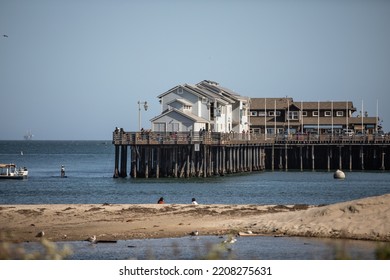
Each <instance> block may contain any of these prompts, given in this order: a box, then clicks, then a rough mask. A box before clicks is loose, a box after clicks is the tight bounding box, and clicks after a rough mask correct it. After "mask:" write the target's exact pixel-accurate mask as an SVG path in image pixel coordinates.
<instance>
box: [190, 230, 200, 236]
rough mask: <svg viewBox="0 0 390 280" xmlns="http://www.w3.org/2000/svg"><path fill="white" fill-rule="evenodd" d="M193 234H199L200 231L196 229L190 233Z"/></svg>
mask: <svg viewBox="0 0 390 280" xmlns="http://www.w3.org/2000/svg"><path fill="white" fill-rule="evenodd" d="M190 235H191V236H198V235H199V231H197V230H195V231H193V232H191V233H190Z"/></svg>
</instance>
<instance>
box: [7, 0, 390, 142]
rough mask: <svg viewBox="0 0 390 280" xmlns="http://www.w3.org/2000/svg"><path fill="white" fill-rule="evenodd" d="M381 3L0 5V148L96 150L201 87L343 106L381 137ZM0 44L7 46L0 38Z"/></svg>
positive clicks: (387, 62)
mask: <svg viewBox="0 0 390 280" xmlns="http://www.w3.org/2000/svg"><path fill="white" fill-rule="evenodd" d="M389 15H390V1H384V0H383V1H379V0H370V1H369V0H367V1H359V0H356V1H352V0H344V1H343V0H339V1H337V0H330V1H309V0H307V1H299V0H297V1H287V0H286V1H278V0H269V1H261V0H256V1H255V0H253V1H249V0H247V1H246V0H237V1H233V0H230V1H229V0H225V1H219V0H209V1H206V0H196V1H195V0H194V1H189V0H188V1H185V0H182V1H179V0H177V1H174V0H166V1H148V0H139V1H130V0H128V1H125V0H117V1H116V0H112V1H108V0H106V1H99V0H93V1H92V0H90V1H88V0H66V1H65V0H64V1H56V0H47V1H39V0H35V1H32V0H25V1H21V0H0V34H1V37H0V95H1V99H0V114H1V118H2V119H1V121H0V139H1V140H8V139H16V140H18V139H22V138H23V135H24V133H25V132H26V131H27V130H30V129H31V130H32V132H33V134H34V136H35V137H34V139H37V140H38V139H39V140H57V139H60V140H61V139H64V140H73V139H74V140H77V139H81V140H84V139H85V140H89V139H91V140H94V139H97V140H106V139H111V135H112V131H113V130H114V128H115V126H118V127H123V128H124V129H125V130H132V131H133V130H136V129H137V127H138V105H137V101H138V100H141V101H147V102H148V103H149V104H150V106H149V110H148V111H147V112H145V111H142V126H143V127H145V128H148V127H150V123H149V120H150V119H151V118H152V117H154V116H156V115H158V114H159V113H160V106H159V103H158V99H157V98H156V97H157V96H158V95H159V94H161V93H163V92H164V91H166V90H168V89H170V88H172V87H174V86H175V85H178V84H183V83H197V82H199V81H201V80H204V79H208V80H214V81H217V82H219V83H220V84H221V85H223V86H225V87H228V88H231V89H233V90H235V91H236V92H237V93H239V94H241V95H245V96H249V97H280V96H290V97H293V98H294V100H295V101H326V100H329V101H331V100H333V101H345V100H351V101H353V102H354V105H355V107H357V108H358V110H360V109H361V104H362V101H363V104H364V105H363V106H364V107H363V109H364V111H366V110H367V111H368V113H369V114H370V115H372V116H375V115H376V112H377V110H376V108H377V106H376V105H377V100H378V101H379V116H380V117H381V118H382V119H384V128H385V130H386V131H389V130H390V110H389V109H388V107H389V105H390V102H389V101H390V16H389ZM3 35H7V36H8V37H4V36H3Z"/></svg>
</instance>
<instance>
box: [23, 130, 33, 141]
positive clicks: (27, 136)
mask: <svg viewBox="0 0 390 280" xmlns="http://www.w3.org/2000/svg"><path fill="white" fill-rule="evenodd" d="M33 137H34V135H33V134H32V132H31V130H28V131H27V132H26V134H24V136H23V138H24V140H32V139H33Z"/></svg>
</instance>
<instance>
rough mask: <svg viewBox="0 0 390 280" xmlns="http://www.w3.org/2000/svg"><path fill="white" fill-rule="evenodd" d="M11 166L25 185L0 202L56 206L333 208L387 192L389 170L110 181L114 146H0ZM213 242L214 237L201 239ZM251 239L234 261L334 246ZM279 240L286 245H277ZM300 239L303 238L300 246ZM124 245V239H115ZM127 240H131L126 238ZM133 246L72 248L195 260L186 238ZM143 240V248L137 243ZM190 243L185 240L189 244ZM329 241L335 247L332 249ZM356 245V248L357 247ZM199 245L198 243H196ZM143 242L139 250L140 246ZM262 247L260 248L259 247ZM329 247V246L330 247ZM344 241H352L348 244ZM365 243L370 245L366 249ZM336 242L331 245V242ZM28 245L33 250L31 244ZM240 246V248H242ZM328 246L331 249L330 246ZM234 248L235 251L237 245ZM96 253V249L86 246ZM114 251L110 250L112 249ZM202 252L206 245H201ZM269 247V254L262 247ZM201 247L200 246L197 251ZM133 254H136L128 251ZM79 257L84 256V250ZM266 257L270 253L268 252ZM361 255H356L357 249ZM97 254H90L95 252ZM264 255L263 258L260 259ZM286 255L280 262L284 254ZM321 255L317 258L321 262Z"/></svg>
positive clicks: (5, 187) (12, 184) (1, 192)
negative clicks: (23, 173)
mask: <svg viewBox="0 0 390 280" xmlns="http://www.w3.org/2000/svg"><path fill="white" fill-rule="evenodd" d="M11 162H12V163H16V164H17V165H18V166H20V167H24V166H25V167H27V168H28V170H29V177H28V179H26V180H0V204H60V203H69V204H72V203H82V204H90V203H96V204H102V203H113V204H114V203H116V204H123V203H137V204H138V203H141V204H144V203H156V202H157V200H158V198H159V197H161V196H163V197H164V199H165V201H166V202H167V203H190V202H191V198H192V197H196V199H197V201H198V202H199V203H202V204H311V205H319V204H331V203H337V202H342V201H348V200H353V199H359V198H364V197H369V196H376V195H382V194H386V193H390V172H388V171H387V172H346V179H345V180H335V179H333V173H332V172H323V171H318V172H300V171H291V170H290V171H288V172H285V171H274V172H271V171H264V172H253V173H245V174H240V175H237V174H236V175H229V176H223V177H212V178H190V179H178V178H160V179H153V178H149V179H139V178H137V179H132V178H118V179H114V178H113V177H112V175H113V172H114V146H113V145H112V144H111V141H109V140H107V141H35V140H33V141H0V163H11ZM61 165H65V170H66V175H67V178H61V177H60V168H61ZM202 238H203V240H205V242H206V243H210V242H211V243H213V242H214V241H215V240H214V239H213V238H212V237H207V238H206V237H202ZM240 240H245V242H249V245H247V246H248V248H251V247H256V248H262V250H258V251H257V253H253V252H252V253H251V254H244V253H243V252H246V251H248V250H242V251H240V250H236V251H235V253H236V254H237V255H238V258H244V259H245V258H267V257H266V256H267V254H269V256H270V257H269V258H271V259H272V258H273V259H278V258H282V259H283V258H290V257H288V256H289V255H286V254H285V253H283V252H285V250H286V248H290V247H291V248H295V249H294V250H296V247H297V246H298V247H300V248H301V250H300V252H301V253H300V254H298V255H296V254H295V255H292V257H291V258H297V259H306V258H307V256H311V254H308V252H307V250H309V251H312V249H313V247H310V246H308V245H307V244H316V245H315V250H319V251H320V252H322V253H323V254H322V255H321V254H319V253H318V251H316V252H317V254H314V255H313V258H314V257H316V256H320V258H325V259H326V258H329V253H327V252H328V251H329V248H334V246H335V243H336V242H337V241H326V242H325V243H324V242H322V241H319V240H316V241H311V242H307V241H305V240H303V239H295V238H283V239H280V238H270V237H267V238H266V237H256V238H252V239H242V238H241V239H240ZM281 240H283V244H285V246H284V247H281V246H279V245H280V242H281ZM299 240H301V241H299ZM121 242H125V241H121ZM128 242H130V241H128ZM131 242H139V245H137V246H138V247H137V248H144V249H145V250H146V251H142V250H141V249H138V250H141V251H139V252H138V255H137V256H135V257H134V256H133V255H132V254H129V251H131V250H130V249H131V248H134V247H131V246H130V247H126V246H123V247H124V248H126V249H125V251H124V252H123V253H119V252H122V251H121V250H119V249H118V248H116V247H115V246H118V244H116V245H115V246H112V244H96V248H95V249H92V250H98V249H101V250H102V251H101V253H100V255H99V254H91V255H88V252H93V251H91V247H87V249H83V248H84V247H83V246H85V243H82V242H81V243H77V242H76V243H73V244H72V246H75V247H76V248H78V249H77V252H76V253H75V255H74V258H76V259H77V258H80V259H88V258H94V259H101V258H103V259H104V258H109V259H115V258H119V259H123V258H125V259H127V258H141V259H143V258H145V259H146V258H147V252H149V253H150V251H149V249H148V248H149V245H148V244H154V243H153V242H158V243H156V244H159V245H161V246H162V247H161V246H160V247H159V246H156V245H153V248H154V250H155V251H154V254H156V256H155V258H157V259H164V258H166V256H165V255H164V253H163V251H162V250H161V248H164V246H168V247H169V246H171V247H172V246H176V245H170V244H173V243H175V244H179V247H180V248H182V250H183V251H184V252H185V253H184V256H180V258H183V259H185V258H196V257H197V255H196V254H194V253H190V251H189V249H188V248H191V246H192V245H193V244H194V243H191V242H193V240H190V239H175V240H174V242H172V239H162V240H158V241H155V240H148V241H145V240H139V241H131ZM143 242H147V243H143ZM188 242H190V243H188ZM332 242H333V244H332ZM359 242H363V243H361V244H362V245H357V244H360V243H359ZM198 243H200V242H198ZM240 243H241V244H243V243H244V241H240ZM142 244H143V245H142ZM264 244H266V246H265V245H264ZM329 244H331V245H329ZM349 244H350V243H349ZM368 244H371V245H368ZM336 245H337V244H336ZM29 246H30V247H31V246H32V247H33V246H34V245H33V244H32V243H30V245H29ZM242 246H243V247H245V246H244V245H242ZM329 246H330V247H329ZM243 247H240V248H243ZM375 247H376V243H375V242H374V243H369V242H364V241H356V242H355V243H353V246H352V247H351V248H364V250H363V251H365V254H363V253H362V254H363V255H362V256H364V257H363V258H367V259H369V258H372V254H373V251H374V250H375ZM92 248H94V247H92ZM112 248H115V249H112ZM200 248H205V246H203V245H200ZM267 248H268V249H267ZM200 250H202V249H200ZM132 251H133V252H134V251H136V250H132ZM83 252H84V253H83ZM267 252H268V253H267ZM358 252H361V251H358ZM95 253H96V252H95ZM264 254H266V255H264ZM283 256H284V257H283ZM321 256H323V257H321Z"/></svg>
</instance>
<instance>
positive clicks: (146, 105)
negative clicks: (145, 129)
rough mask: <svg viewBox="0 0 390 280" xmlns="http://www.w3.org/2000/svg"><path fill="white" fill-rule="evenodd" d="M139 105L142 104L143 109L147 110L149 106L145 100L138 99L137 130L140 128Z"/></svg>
mask: <svg viewBox="0 0 390 280" xmlns="http://www.w3.org/2000/svg"><path fill="white" fill-rule="evenodd" d="M141 105H143V106H144V109H145V111H147V110H148V107H149V105H148V102H147V101H142V102H141V101H138V130H141Z"/></svg>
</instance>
